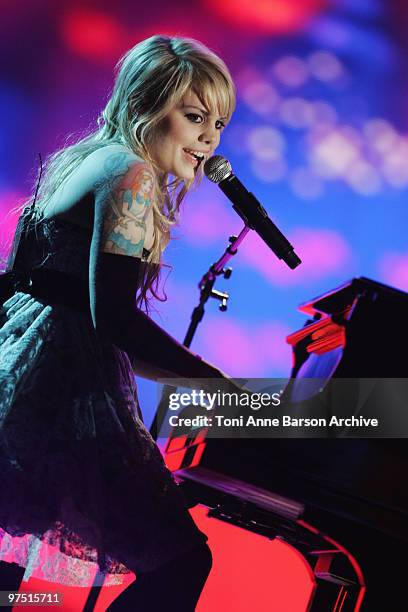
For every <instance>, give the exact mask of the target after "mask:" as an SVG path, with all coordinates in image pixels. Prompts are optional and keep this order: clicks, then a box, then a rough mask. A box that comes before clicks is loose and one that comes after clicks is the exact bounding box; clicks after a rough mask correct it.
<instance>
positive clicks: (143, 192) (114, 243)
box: [102, 153, 155, 257]
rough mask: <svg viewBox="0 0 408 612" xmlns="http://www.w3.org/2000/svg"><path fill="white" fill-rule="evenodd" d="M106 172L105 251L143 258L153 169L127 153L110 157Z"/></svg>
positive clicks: (103, 243)
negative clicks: (136, 160)
mask: <svg viewBox="0 0 408 612" xmlns="http://www.w3.org/2000/svg"><path fill="white" fill-rule="evenodd" d="M105 170H106V174H105V180H104V182H103V191H104V192H105V193H104V198H105V201H106V202H107V207H106V209H105V214H104V223H103V230H102V250H103V251H105V252H107V253H116V254H120V255H129V256H131V257H141V256H142V254H143V245H144V240H145V235H146V218H147V215H148V213H149V210H150V208H151V204H152V202H153V198H154V187H155V179H154V175H153V173H152V170H151V169H150V168H149V166H148V165H147V164H146V163H145V162H139V163H137V162H136V163H135V160H134V157H131V156H130V155H129V154H126V153H116V154H113V155H110V156H109V157H108V158H107V160H106V162H105ZM106 177H107V180H106Z"/></svg>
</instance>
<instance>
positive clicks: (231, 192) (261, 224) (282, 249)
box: [204, 155, 302, 270]
mask: <svg viewBox="0 0 408 612" xmlns="http://www.w3.org/2000/svg"><path fill="white" fill-rule="evenodd" d="M204 172H205V175H206V177H207V178H208V179H210V181H212V182H213V183H217V185H218V187H219V188H220V189H221V190H222V191H223V192H224V193H225V195H226V196H227V198H228V199H229V200H231V202H232V208H233V209H234V210H235V212H237V213H238V214H239V216H240V217H241V219H242V220H243V221H244V223H245V224H246V225H248V227H250V228H251V229H253V230H255V231H256V233H257V234H258V236H260V238H262V240H263V241H264V242H265V243H266V244H267V245H268V247H269V248H270V249H272V251H273V252H274V253H275V255H276V256H277V257H278V258H279V259H283V261H284V262H285V263H286V264H287V265H288V266H289V268H291V270H294V269H295V268H296V267H297V266H298V265H299V264H301V263H302V260H301V259H299V257H298V256H297V255H296V253H295V250H294V248H293V246H292V245H291V244H290V242H289V241H288V240H287V239H286V238H285V236H284V235H283V234H282V232H281V231H280V230H279V229H278V228H277V227H276V225H275V224H274V223H273V222H272V221H271V219H270V218H269V217H268V213H267V212H266V210H265V209H264V207H263V206H262V205H261V204H260V203H259V202H258V200H257V199H256V197H255V196H254V195H253V194H252V193H250V192H249V191H247V190H246V189H245V187H244V186H243V184H242V183H241V182H240V181H239V180H238V179H237V177H236V176H235V175H234V174H233V172H232V167H231V164H230V162H229V161H228V160H227V159H225V157H222V155H214V156H213V157H210V158H209V159H207V161H206V162H205V164H204Z"/></svg>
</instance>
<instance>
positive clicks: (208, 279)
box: [183, 225, 251, 348]
mask: <svg viewBox="0 0 408 612" xmlns="http://www.w3.org/2000/svg"><path fill="white" fill-rule="evenodd" d="M250 229H251V228H250V227H248V225H244V227H243V228H242V230H241V231H240V233H239V234H238V236H230V237H229V243H230V244H229V245H228V246H227V248H226V249H225V252H224V253H223V255H222V256H221V257H220V258H219V260H218V261H216V262H215V263H214V264H212V266H211V267H210V268H209V270H208V271H207V272H206V273H205V274H204V276H203V277H202V279H201V280H200V282H199V285H198V287H199V289H200V301H199V303H198V305H197V306H196V307H195V308H194V310H193V312H192V315H191V322H190V325H189V328H188V330H187V333H186V336H185V338H184V342H183V344H184V346H186V347H188V348H189V347H190V346H191V342H192V340H193V337H194V334H195V332H196V330H197V327H198V324H199V323H200V322H201V321H202V319H203V316H204V312H205V309H204V307H205V304H206V302H207V301H208V299H209V298H210V297H212V298H215V299H216V300H218V301H220V302H221V303H220V306H219V308H220V310H221V312H225V311H226V310H227V302H228V298H229V294H228V293H223V292H221V291H217V290H216V289H214V284H215V281H216V280H217V277H218V276H223V277H224V278H225V279H228V278H230V276H231V274H232V268H225V265H226V264H227V263H228V262H229V260H230V259H231V258H232V257H233V256H234V255H236V254H237V253H238V247H239V245H240V244H241V242H242V241H243V240H244V238H245V236H246V235H247V233H248V232H249V231H250Z"/></svg>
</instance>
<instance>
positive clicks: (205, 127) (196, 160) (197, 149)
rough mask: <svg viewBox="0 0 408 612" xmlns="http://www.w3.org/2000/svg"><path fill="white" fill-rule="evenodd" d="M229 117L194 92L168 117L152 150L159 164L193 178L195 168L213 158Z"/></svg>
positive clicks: (182, 175)
mask: <svg viewBox="0 0 408 612" xmlns="http://www.w3.org/2000/svg"><path fill="white" fill-rule="evenodd" d="M225 123H226V118H225V117H224V118H223V117H219V116H218V115H215V114H214V113H213V112H210V111H209V110H207V109H206V108H204V105H203V104H202V102H201V101H200V99H199V98H198V96H197V95H196V94H195V93H194V92H193V91H189V92H187V93H186V94H185V95H184V97H183V99H182V100H181V102H180V103H179V104H178V105H177V106H175V107H174V108H173V109H172V110H171V111H170V112H169V114H168V115H167V117H165V119H164V120H163V123H162V127H161V130H160V133H159V136H158V137H157V138H156V140H155V142H154V143H153V145H152V146H151V147H149V152H150V155H151V156H152V158H153V159H154V161H155V162H156V164H157V165H158V166H159V168H161V170H163V172H168V173H169V174H172V175H174V176H177V177H178V178H180V179H184V180H192V179H194V176H195V172H196V169H197V168H198V166H199V165H200V164H201V163H204V162H205V160H206V159H208V158H209V157H211V155H212V154H213V153H214V151H215V149H216V148H217V147H218V145H219V142H220V135H221V131H222V130H223V128H224V127H225Z"/></svg>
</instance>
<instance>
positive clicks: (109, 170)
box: [83, 144, 150, 190]
mask: <svg viewBox="0 0 408 612" xmlns="http://www.w3.org/2000/svg"><path fill="white" fill-rule="evenodd" d="M139 166H145V167H146V169H147V170H148V169H150V165H149V164H148V163H147V162H146V161H145V160H143V159H142V158H141V157H139V156H138V155H136V153H134V152H133V151H132V150H131V149H130V148H129V147H127V146H125V145H122V144H110V145H106V146H104V147H100V148H99V149H97V150H96V151H93V152H92V153H91V154H90V155H88V157H87V158H86V159H85V160H84V162H83V171H84V172H85V173H89V174H90V175H91V176H92V182H93V188H94V190H97V189H98V188H99V187H100V186H101V185H105V184H106V183H108V184H112V182H114V181H116V180H117V179H120V178H121V177H123V176H124V175H126V174H127V173H128V172H129V171H131V172H132V171H133V169H134V168H135V167H139Z"/></svg>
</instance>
